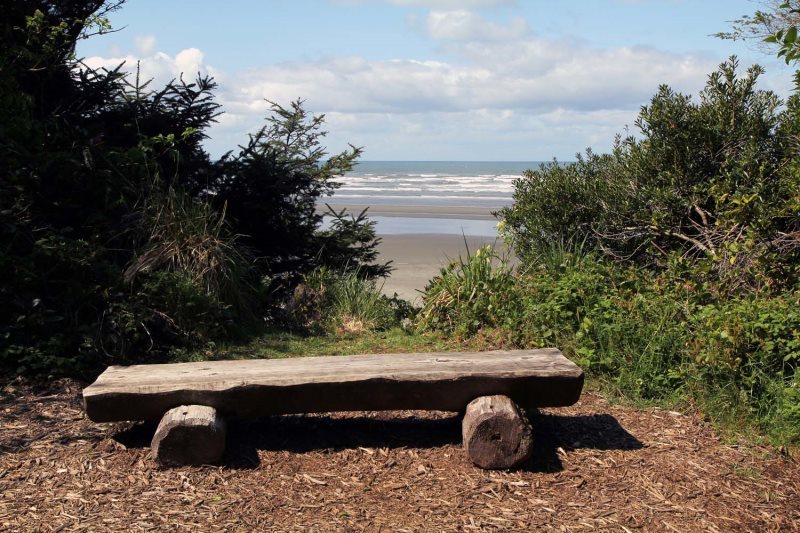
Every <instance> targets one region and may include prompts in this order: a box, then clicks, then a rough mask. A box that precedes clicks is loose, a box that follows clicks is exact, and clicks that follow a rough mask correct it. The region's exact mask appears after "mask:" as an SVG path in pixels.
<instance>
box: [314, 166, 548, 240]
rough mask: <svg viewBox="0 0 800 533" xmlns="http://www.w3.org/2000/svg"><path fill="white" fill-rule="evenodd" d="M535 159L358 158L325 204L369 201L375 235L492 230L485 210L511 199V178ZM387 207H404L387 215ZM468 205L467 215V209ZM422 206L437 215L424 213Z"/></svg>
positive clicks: (485, 232)
mask: <svg viewBox="0 0 800 533" xmlns="http://www.w3.org/2000/svg"><path fill="white" fill-rule="evenodd" d="M540 164H541V162H539V161H527V162H525V161H522V162H507V161H363V162H360V163H358V165H357V166H356V167H355V169H354V170H353V171H352V172H348V173H347V174H345V175H344V176H342V177H340V178H338V179H337V181H338V182H340V183H341V187H340V188H339V189H337V191H336V192H335V193H334V195H333V197H332V198H329V199H327V202H328V203H330V204H336V205H348V206H352V207H358V206H372V214H370V219H371V220H373V221H375V222H376V223H377V227H376V229H377V232H378V234H380V235H397V234H458V235H462V234H463V235H472V236H488V237H494V236H496V235H497V228H496V224H497V221H496V220H494V219H493V217H491V215H490V213H491V212H493V211H497V210H499V209H500V208H502V207H505V206H508V205H511V203H512V195H513V192H514V181H515V180H517V179H519V178H520V177H522V173H523V172H524V171H525V170H529V169H536V168H539V165H540ZM392 207H403V208H405V211H404V212H403V213H393V214H392V215H391V216H386V213H387V212H390V211H391V209H392ZM470 211H472V213H471V214H470V215H469V216H465V214H466V213H467V212H470ZM426 212H428V213H430V214H435V215H436V216H435V217H434V216H425V214H426Z"/></svg>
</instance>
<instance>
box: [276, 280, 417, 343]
mask: <svg viewBox="0 0 800 533" xmlns="http://www.w3.org/2000/svg"><path fill="white" fill-rule="evenodd" d="M287 312H288V314H289V318H290V320H291V322H292V323H293V324H294V325H295V326H296V327H300V328H302V329H304V330H308V331H311V332H317V333H321V332H332V333H338V334H360V333H363V332H369V331H380V330H385V329H388V328H390V327H393V326H399V325H400V324H401V323H402V321H403V320H405V319H409V318H410V317H411V316H413V314H414V310H413V308H412V307H411V306H410V304H408V302H406V301H405V300H401V299H399V298H397V297H396V296H395V297H393V298H389V297H387V296H385V295H383V294H381V287H379V286H378V285H377V283H376V281H375V280H374V279H372V278H369V277H366V276H364V275H362V274H361V273H360V272H359V271H358V270H355V271H354V270H333V269H331V268H328V267H325V266H322V267H317V268H316V269H314V270H312V271H311V272H309V273H308V274H306V275H305V276H304V279H303V283H301V284H300V285H298V286H297V287H296V288H295V290H294V294H293V297H292V299H291V300H290V302H289V304H288V306H287Z"/></svg>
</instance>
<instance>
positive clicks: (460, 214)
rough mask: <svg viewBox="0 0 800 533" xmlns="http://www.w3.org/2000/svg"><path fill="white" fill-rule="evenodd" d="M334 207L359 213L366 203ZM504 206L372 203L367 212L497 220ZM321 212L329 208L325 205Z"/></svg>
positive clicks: (395, 215)
mask: <svg viewBox="0 0 800 533" xmlns="http://www.w3.org/2000/svg"><path fill="white" fill-rule="evenodd" d="M330 205H331V207H332V208H333V209H335V210H336V211H340V210H341V209H343V208H344V209H347V212H348V213H352V214H354V215H355V214H358V213H360V212H361V211H363V210H364V208H365V207H367V206H366V205H357V204H330ZM501 208H502V206H494V207H471V206H459V205H454V206H438V205H437V206H433V205H372V206H369V211H367V214H368V215H369V216H374V217H400V218H456V219H462V220H495V216H494V215H493V214H492V213H493V212H495V211H499V210H500V209H501ZM319 211H320V212H322V213H325V212H327V211H328V209H327V208H326V207H325V206H324V205H323V206H322V207H321V208H320V209H319Z"/></svg>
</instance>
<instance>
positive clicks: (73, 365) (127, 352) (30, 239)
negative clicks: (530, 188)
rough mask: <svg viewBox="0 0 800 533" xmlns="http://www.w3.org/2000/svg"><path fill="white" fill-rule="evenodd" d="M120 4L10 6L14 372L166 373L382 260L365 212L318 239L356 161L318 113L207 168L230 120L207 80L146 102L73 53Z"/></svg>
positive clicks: (7, 224)
mask: <svg viewBox="0 0 800 533" xmlns="http://www.w3.org/2000/svg"><path fill="white" fill-rule="evenodd" d="M121 4H122V2H121V1H116V0H115V1H111V2H104V1H102V0H93V1H89V2H86V1H81V2H78V1H75V0H26V1H24V2H13V3H12V4H11V5H9V6H4V13H3V19H2V21H0V297H2V299H3V301H4V303H7V304H6V305H4V306H3V307H2V308H0V373H3V374H7V373H8V374H15V373H33V374H44V375H62V374H65V373H71V374H81V373H83V374H85V373H87V372H92V371H94V370H95V369H96V368H97V367H99V366H102V365H105V364H109V363H114V362H134V361H152V360H161V359H163V358H165V357H168V356H169V354H170V353H173V352H174V351H175V350H176V349H178V348H182V349H189V348H195V347H197V346H198V345H200V344H203V343H206V342H212V341H218V340H220V339H223V338H229V337H231V336H232V335H237V334H240V333H242V332H243V331H244V330H247V329H248V328H249V326H252V325H255V324H257V323H259V322H260V320H259V319H260V318H263V317H264V316H265V315H266V316H267V317H269V316H271V315H272V314H273V313H272V310H274V309H275V308H277V307H280V305H281V301H280V299H281V298H282V297H284V296H285V295H286V294H287V293H288V292H289V291H290V289H291V286H292V283H293V282H295V281H296V280H297V279H299V278H300V277H301V276H302V275H303V273H305V272H308V271H310V270H311V269H313V268H314V267H315V266H316V265H317V264H318V263H321V262H324V260H325V259H328V258H330V259H331V260H332V261H334V263H335V264H336V265H337V266H341V265H349V266H350V268H353V269H357V268H360V267H362V266H363V267H364V268H367V265H366V263H367V262H370V261H372V260H374V259H375V253H374V247H375V245H376V244H377V240H376V239H375V235H374V226H373V225H371V224H370V223H369V221H368V219H367V218H366V216H364V215H363V214H362V216H359V217H357V218H356V217H354V218H353V220H352V221H350V220H348V221H346V222H340V223H338V224H335V225H334V226H333V227H332V230H331V231H328V232H321V233H320V232H319V228H320V224H321V222H322V217H321V215H319V214H318V213H317V212H316V202H317V200H318V199H319V198H320V197H321V196H324V195H326V194H329V193H330V192H331V191H332V190H333V189H334V188H335V187H336V183H335V182H334V181H333V178H334V177H335V176H336V175H338V174H340V173H342V172H344V171H346V170H347V169H349V168H350V167H351V166H352V164H353V162H354V161H355V160H356V159H357V157H358V155H359V154H360V150H359V149H356V148H351V149H350V150H348V151H345V152H343V153H342V154H338V155H335V156H333V157H330V158H327V159H326V158H325V152H324V149H323V148H322V147H321V145H320V139H321V138H322V137H323V136H324V135H325V132H324V131H322V130H321V126H322V124H323V117H309V116H308V115H307V114H306V112H305V110H303V108H302V105H301V103H300V102H299V101H298V102H294V103H293V104H292V106H291V108H290V109H285V108H282V107H281V106H278V105H274V106H273V114H272V115H271V116H270V117H269V118H268V121H267V125H266V126H265V127H264V128H262V129H261V130H259V132H257V133H256V134H255V135H253V136H252V137H251V139H250V143H249V144H248V146H247V147H246V148H244V149H243V150H242V153H241V154H240V155H239V156H238V157H230V156H227V157H225V158H223V159H222V160H221V161H217V162H212V161H211V160H210V158H209V156H208V154H207V153H206V152H205V150H204V148H203V147H202V141H203V140H204V139H205V137H206V133H205V132H206V131H207V129H208V127H209V125H210V124H211V123H212V122H213V121H214V120H215V119H216V117H217V116H218V115H219V113H220V106H219V104H218V103H217V102H216V100H215V98H214V91H215V89H216V84H215V83H214V81H213V80H212V79H210V78H207V77H202V76H199V77H198V78H196V79H194V80H191V81H187V80H184V79H183V78H182V77H181V78H179V79H178V80H175V81H173V82H171V83H169V84H167V85H166V86H165V87H163V88H158V89H153V88H151V87H150V83H149V82H148V81H143V80H140V79H139V77H138V75H137V76H135V77H128V76H126V75H125V74H124V73H123V72H122V70H121V66H120V67H117V68H115V69H110V70H106V69H98V70H94V69H90V68H88V67H87V66H86V65H84V64H82V63H81V62H80V60H78V59H77V58H76V57H75V44H76V42H77V40H78V39H81V38H86V37H89V36H91V35H94V34H98V33H104V32H107V31H110V27H109V25H108V20H107V18H106V14H107V13H108V12H109V11H110V10H113V9H116V8H118V7H119V6H120V5H121ZM131 78H133V79H131ZM342 220H344V219H342ZM323 250H327V251H328V252H330V253H324V252H323ZM371 268H373V270H370V271H369V272H370V275H378V274H384V273H385V272H386V271H387V270H386V268H385V267H380V266H372V267H371ZM280 285H282V286H283V287H285V288H286V289H285V290H284V291H283V292H280V291H277V290H276V287H278V286H280Z"/></svg>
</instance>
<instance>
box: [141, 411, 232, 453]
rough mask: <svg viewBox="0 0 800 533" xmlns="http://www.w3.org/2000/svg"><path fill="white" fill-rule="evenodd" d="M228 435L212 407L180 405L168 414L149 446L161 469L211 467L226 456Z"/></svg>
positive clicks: (222, 420)
mask: <svg viewBox="0 0 800 533" xmlns="http://www.w3.org/2000/svg"><path fill="white" fill-rule="evenodd" d="M225 434H226V426H225V420H224V419H223V418H222V416H220V414H219V413H217V410H216V409H214V408H213V407H208V406H205V405H181V406H180V407H176V408H174V409H170V410H169V411H167V413H166V414H165V415H164V417H163V418H162V419H161V422H160V423H159V424H158V429H156V433H155V435H153V441H152V443H151V445H150V446H151V448H152V451H153V458H154V459H155V460H156V461H157V462H158V463H159V464H161V465H171V466H180V465H202V464H211V463H216V462H217V461H219V460H220V459H221V458H222V454H223V453H224V452H225Z"/></svg>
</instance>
